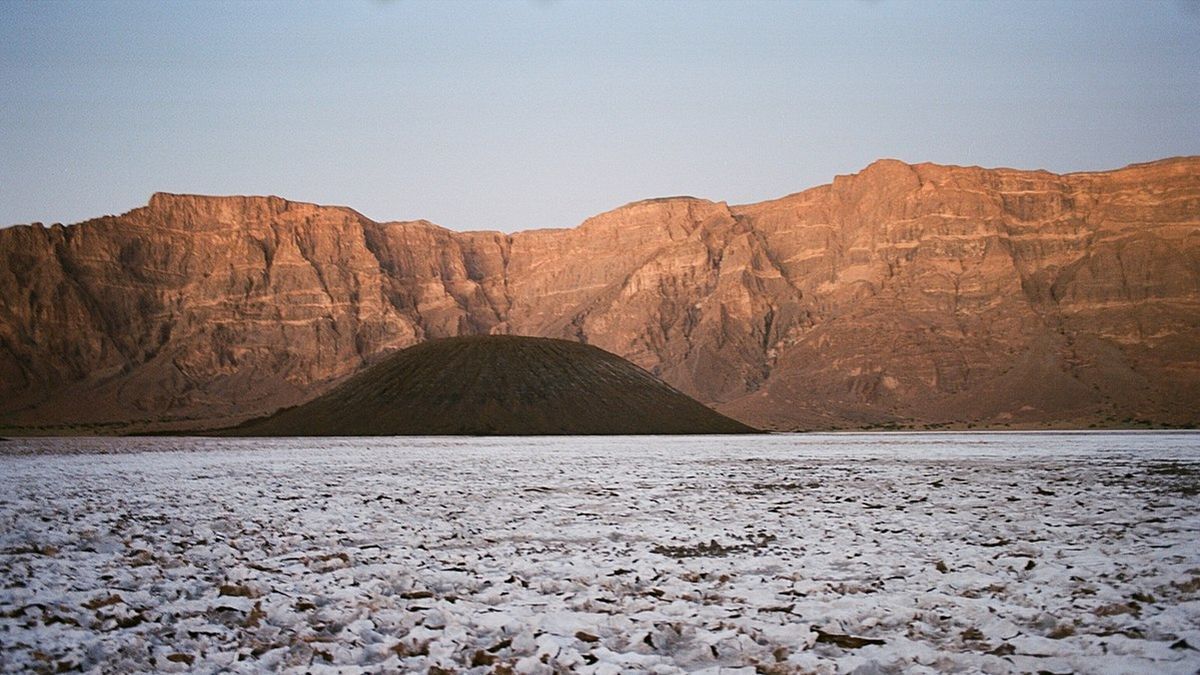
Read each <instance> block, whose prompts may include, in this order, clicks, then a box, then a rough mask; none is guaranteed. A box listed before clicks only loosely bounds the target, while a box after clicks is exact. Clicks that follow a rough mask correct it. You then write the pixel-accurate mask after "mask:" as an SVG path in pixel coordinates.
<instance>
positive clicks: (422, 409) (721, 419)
mask: <svg viewBox="0 0 1200 675" xmlns="http://www.w3.org/2000/svg"><path fill="white" fill-rule="evenodd" d="M754 431H755V430H754V429H751V428H750V427H748V426H746V425H744V424H742V423H741V422H736V421H734V420H731V419H729V418H728V417H725V416H724V415H721V414H719V413H716V412H714V411H713V410H710V409H709V408H706V407H704V406H703V405H702V404H700V403H698V402H696V401H695V400H694V399H692V398H689V397H688V396H686V395H685V394H682V393H680V392H679V391H677V390H675V389H674V388H672V387H670V386H669V385H667V384H665V383H664V382H662V381H661V380H659V379H658V378H656V377H654V376H653V375H651V374H650V373H647V372H646V371H644V370H642V369H641V368H638V367H637V366H635V365H633V364H632V363H629V362H628V361H626V360H624V359H622V358H621V357H619V356H616V355H614V354H610V353H608V352H606V351H604V350H603V349H599V348H597V347H592V346H590V345H584V344H580V343H577V342H568V341H566V340H553V339H549V338H533V337H517V336H511V335H485V336H472V337H458V338H444V339H441V340H433V341H430V342H425V343H422V344H419V345H416V346H414V347H409V348H408V349H404V350H401V351H400V352H398V353H396V354H393V355H392V356H390V357H388V358H387V359H386V360H385V361H383V362H382V363H379V364H376V365H374V366H372V367H370V368H368V369H366V370H365V371H363V372H361V373H358V374H357V375H355V376H354V377H351V378H350V379H349V380H347V381H345V382H343V383H342V384H341V385H339V386H337V387H336V388H334V389H333V390H332V391H330V392H329V393H327V394H325V395H323V396H320V397H318V398H317V399H315V400H313V401H309V402H308V403H305V404H303V405H301V406H298V407H295V408H288V409H286V410H282V411H280V412H278V413H276V414H275V415H272V416H271V417H268V418H266V419H262V420H254V421H251V422H248V423H246V424H244V425H242V426H240V427H237V428H234V429H231V430H228V431H227V432H226V433H229V434H232V435H242V436H403V435H443V434H446V435H476V436H479V435H483V436H536V435H545V434H567V435H583V434H737V433H751V432H754Z"/></svg>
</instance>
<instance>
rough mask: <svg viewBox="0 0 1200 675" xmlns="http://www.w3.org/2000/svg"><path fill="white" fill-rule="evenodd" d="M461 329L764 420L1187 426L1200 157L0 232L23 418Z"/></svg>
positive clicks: (132, 417) (223, 409)
mask: <svg viewBox="0 0 1200 675" xmlns="http://www.w3.org/2000/svg"><path fill="white" fill-rule="evenodd" d="M548 198H552V197H550V196H548ZM474 334H513V335H526V336H541V337H553V338H562V339H567V340H572V341H577V342H584V343H588V344H592V345H595V346H598V347H601V348H603V349H605V350H607V351H609V352H613V353H615V354H617V355H620V356H622V357H624V358H626V359H628V360H630V361H632V362H633V363H635V364H637V365H639V366H641V367H642V368H644V369H646V370H648V371H650V372H651V373H653V374H654V375H657V376H658V377H660V378H661V379H662V380H664V381H665V382H667V383H668V384H670V385H671V386H673V387H675V388H676V389H679V390H681V391H682V392H684V393H686V394H688V395H690V396H693V397H695V398H697V399H698V400H700V401H702V402H703V403H705V404H708V405H710V406H712V407H714V408H715V409H717V410H718V411H720V412H722V413H724V414H726V415H728V416H730V417H733V418H735V419H738V420H741V421H743V422H745V423H747V424H750V425H752V426H755V427H759V428H768V429H776V430H798V429H837V428H879V427H883V428H891V427H914V428H942V427H962V426H976V427H1001V428H1004V427H1044V426H1052V427H1087V426H1100V427H1112V426H1136V425H1170V426H1174V425H1183V426H1188V425H1193V426H1194V425H1196V424H1197V423H1200V157H1181V158H1172V159H1164V160H1160V161H1156V162H1150V163H1146V164H1137V165H1132V166H1129V167H1125V168H1123V169H1117V170H1113V171H1101V172H1088V173H1072V174H1064V175H1056V174H1053V173H1049V172H1046V171H1024V170H1014V169H983V168H978V167H957V166H942V165H936V164H906V163H903V162H900V161H896V160H880V161H877V162H875V163H873V164H871V165H870V166H868V167H866V168H865V169H863V170H862V171H860V172H858V173H856V174H853V175H846V176H838V177H836V178H835V179H834V180H833V182H832V183H831V184H827V185H822V186H819V187H815V188H812V189H809V190H805V191H803V192H799V193H796V194H792V195H788V196H785V197H782V198H779V199H774V200H771V201H766V202H761V203H756V204H746V205H730V204H727V203H725V202H713V201H707V200H704V199H696V198H692V197H670V198H662V199H651V200H646V201H639V202H634V203H631V204H627V205H625V206H622V207H620V208H617V209H614V210H612V211H609V212H607V213H603V214H600V215H597V216H595V217H593V218H590V219H588V220H586V221H585V222H584V223H582V224H581V225H579V226H578V227H575V228H572V229H548V230H531V231H526V232H518V233H515V234H503V233H499V232H456V231H451V230H448V229H445V228H443V227H439V226H438V225H435V224H433V223H430V222H427V221H407V222H387V223H379V222H375V221H372V220H370V219H368V218H366V217H364V216H363V215H361V214H359V213H358V212H356V211H354V210H352V209H350V208H346V207H341V206H318V205H315V204H308V203H301V202H293V201H288V200H285V199H281V198H279V197H209V196H197V195H179V194H166V193H157V194H155V195H153V196H152V197H151V198H150V201H149V203H148V204H147V205H146V206H144V207H141V208H136V209H134V210H132V211H129V212H128V213H125V214H122V215H118V216H104V217H101V218H96V219H93V220H88V221H85V222H82V223H78V224H75V225H68V226H63V225H57V224H56V225H53V226H50V227H46V226H43V225H41V224H36V223H35V224H33V225H19V226H14V227H9V228H5V229H0V427H2V428H6V429H15V430H16V431H17V432H18V433H20V432H38V431H63V430H67V431H71V430H74V431H80V432H119V431H128V430H139V429H174V430H184V429H201V428H212V427H217V426H225V425H229V424H234V423H238V422H240V421H243V420H245V419H248V418H251V417H258V416H262V415H265V414H269V413H271V412H272V411H275V410H277V409H279V408H282V407H286V406H293V405H297V404H300V403H302V402H304V401H306V400H309V399H311V398H313V397H315V396H317V395H319V394H322V393H324V392H326V391H329V390H330V389H331V388H333V387H334V386H335V385H337V383H339V382H340V381H342V380H344V379H345V378H347V377H348V376H350V375H352V374H354V373H356V372H358V371H360V370H362V369H364V368H366V367H367V366H369V365H371V364H373V363H377V362H379V361H380V360H382V359H383V358H385V357H386V356H387V355H388V354H389V353H391V352H393V351H395V350H398V349H400V348H403V347H407V346H410V345H414V344H417V343H420V342H423V341H426V340H429V339H432V338H441V337H451V336H460V335H474Z"/></svg>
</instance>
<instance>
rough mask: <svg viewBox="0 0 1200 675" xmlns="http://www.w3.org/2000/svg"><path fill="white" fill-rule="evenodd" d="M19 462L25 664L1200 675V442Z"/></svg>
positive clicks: (982, 440) (976, 438)
mask: <svg viewBox="0 0 1200 675" xmlns="http://www.w3.org/2000/svg"><path fill="white" fill-rule="evenodd" d="M0 448H3V449H4V452H5V453H7V455H6V456H0V670H4V671H28V670H33V671H38V670H41V671H55V670H72V669H84V670H97V671H103V672H124V671H137V670H156V671H172V670H175V671H185V670H191V671H195V672H213V671H222V670H223V671H232V672H250V671H259V670H262V669H267V668H270V669H294V670H296V671H298V672H347V673H352V672H396V671H418V672H425V671H432V672H437V671H438V669H443V672H444V671H458V672H472V673H489V672H500V673H504V672H535V673H536V672H552V671H568V670H569V671H578V672H597V673H616V672H658V673H672V672H679V671H702V670H708V671H709V672H747V673H753V672H756V671H757V672H763V673H790V672H819V673H826V672H828V673H833V672H859V673H875V672H946V671H956V670H957V671H968V672H974V671H982V672H997V673H999V672H1038V671H1049V672H1163V673H1194V672H1196V671H1197V669H1198V668H1200V651H1197V649H1200V629H1198V626H1200V544H1198V543H1197V542H1200V495H1198V494H1197V492H1198V490H1200V435H1197V434H1194V433H1154V434H1151V433H1144V434H1143V433H1137V434H1134V433H1125V434H1099V433H1097V434H1050V433H1029V434H876V435H852V434H845V435H803V436H771V437H707V438H699V437H672V438H663V437H643V438H558V439H544V438H543V439H431V438H429V439H356V440H328V439H313V440H255V441H245V440H228V439H226V440H217V439H209V440H197V439H144V440H112V439H108V440H105V439H71V440H28V441H9V442H5V443H0ZM34 452H37V453H51V454H38V455H22V454H21V453H34ZM83 452H87V453H88V454H80V453H83Z"/></svg>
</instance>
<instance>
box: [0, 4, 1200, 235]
mask: <svg viewBox="0 0 1200 675" xmlns="http://www.w3.org/2000/svg"><path fill="white" fill-rule="evenodd" d="M1184 154H1200V3H1197V2H1196V1H1195V0H1163V1H1161V2H1155V1H1139V2H1133V1H1131V2H1118V3H1103V2H1049V1H1044V2H1029V3H1022V2H997V3H990V2H966V1H959V2H903V1H898V0H847V1H845V2H761V3H752V2H684V1H668V0H654V1H647V2H630V3H625V2H618V1H615V0H605V1H603V2H573V1H570V0H541V1H527V0H514V1H511V2H482V1H479V2H465V1H463V2H454V1H442V2H420V1H416V0H394V1H380V0H361V1H358V0H342V1H339V2H328V3H320V2H315V3H314V2H301V3H275V2H199V1H197V2H187V3H183V2H178V3H176V2H70V3H57V2H47V1H38V2H24V1H19V0H5V1H3V2H0V223H2V224H13V223H21V222H29V221H35V220H40V221H44V222H46V223H50V222H54V221H62V222H75V221H78V220H81V219H83V218H86V217H91V216H98V215H102V214H106V213H120V212H123V211H126V210H128V209H130V208H133V207H136V206H139V205H142V204H144V203H145V202H146V200H147V199H148V197H149V196H150V194H151V193H152V192H154V191H158V190H162V191H169V192H197V193H206V194H276V195H280V196H284V197H287V198H290V199H296V200H302V201H315V202H320V203H329V204H346V205H349V206H352V207H354V208H356V209H358V210H360V211H362V212H363V213H365V214H366V215H368V216H370V217H372V218H374V219H377V220H401V219H415V218H427V219H429V220H433V221H434V222H437V223H440V224H442V225H445V226H447V227H451V228H454V229H501V230H507V231H513V230H519V229H528V228H534V227H569V226H574V225H576V224H578V223H579V222H580V221H581V220H583V219H584V218H585V217H587V216H589V215H593V214H595V213H598V212H601V211H604V210H607V209H610V208H613V207H616V206H619V205H620V204H623V203H625V202H628V201H633V200H637V199H642V198H647V197H654V196H661V195H674V194H691V195H696V196H700V197H707V198H711V199H718V200H727V201H730V202H733V203H744V202H750V201H758V200H762V199H769V198H773V197H778V196H781V195H784V194H787V193H790V192H796V191H799V190H801V189H804V188H807V187H811V186H813V185H817V184H820V183H824V182H828V181H829V180H830V179H831V178H832V177H833V176H834V175H835V174H838V173H848V172H851V171H856V170H858V169H860V168H862V167H863V166H865V165H866V164H868V163H870V162H871V161H872V160H874V159H877V158H879V157H896V158H899V159H903V160H905V161H910V162H920V161H935V162H942V163H951V164H979V165H984V166H1015V167H1020V168H1046V169H1050V170H1053V171H1075V170H1090V169H1105V168H1114V167H1118V166H1122V165H1125V164H1128V163H1131V162H1140V161H1148V160H1152V159H1158V158H1161V157H1166V156H1171V155H1184Z"/></svg>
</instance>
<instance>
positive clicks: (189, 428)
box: [0, 416, 1200, 441]
mask: <svg viewBox="0 0 1200 675" xmlns="http://www.w3.org/2000/svg"><path fill="white" fill-rule="evenodd" d="M248 421H250V420H248V419H238V418H233V419H227V420H194V419H165V420H129V421H110V422H70V423H62V424H53V423H47V424H31V425H23V426H21V425H0V434H3V435H4V436H6V437H8V438H0V441H3V440H12V439H13V438H20V437H26V436H136V435H145V434H153V435H157V434H163V435H181V436H183V435H189V434H201V435H208V434H210V433H212V432H213V431H217V430H222V429H227V428H229V427H233V426H238V425H240V424H243V423H246V422H248ZM1155 429H1159V430H1167V429H1200V422H1184V423H1177V422H1163V421H1158V420H1153V419H1144V418H1137V417H1123V418H1119V419H1118V418H1117V417H1113V416H1110V417H1107V418H1103V419H1095V418H1080V419H1067V420H1052V421H1039V422H1033V421H1023V422H987V421H963V420H958V421H933V422H925V421H916V420H904V419H894V420H885V421H872V422H857V423H856V422H853V421H850V420H830V421H829V422H828V423H825V424H812V425H809V426H801V427H794V428H773V427H770V426H764V427H762V431H764V432H768V433H770V432H778V433H818V432H889V431H1147V430H1155ZM225 435H229V436H237V435H238V433H237V432H236V431H233V432H230V433H227V434H225ZM257 435H263V434H257ZM280 435H285V434H280Z"/></svg>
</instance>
